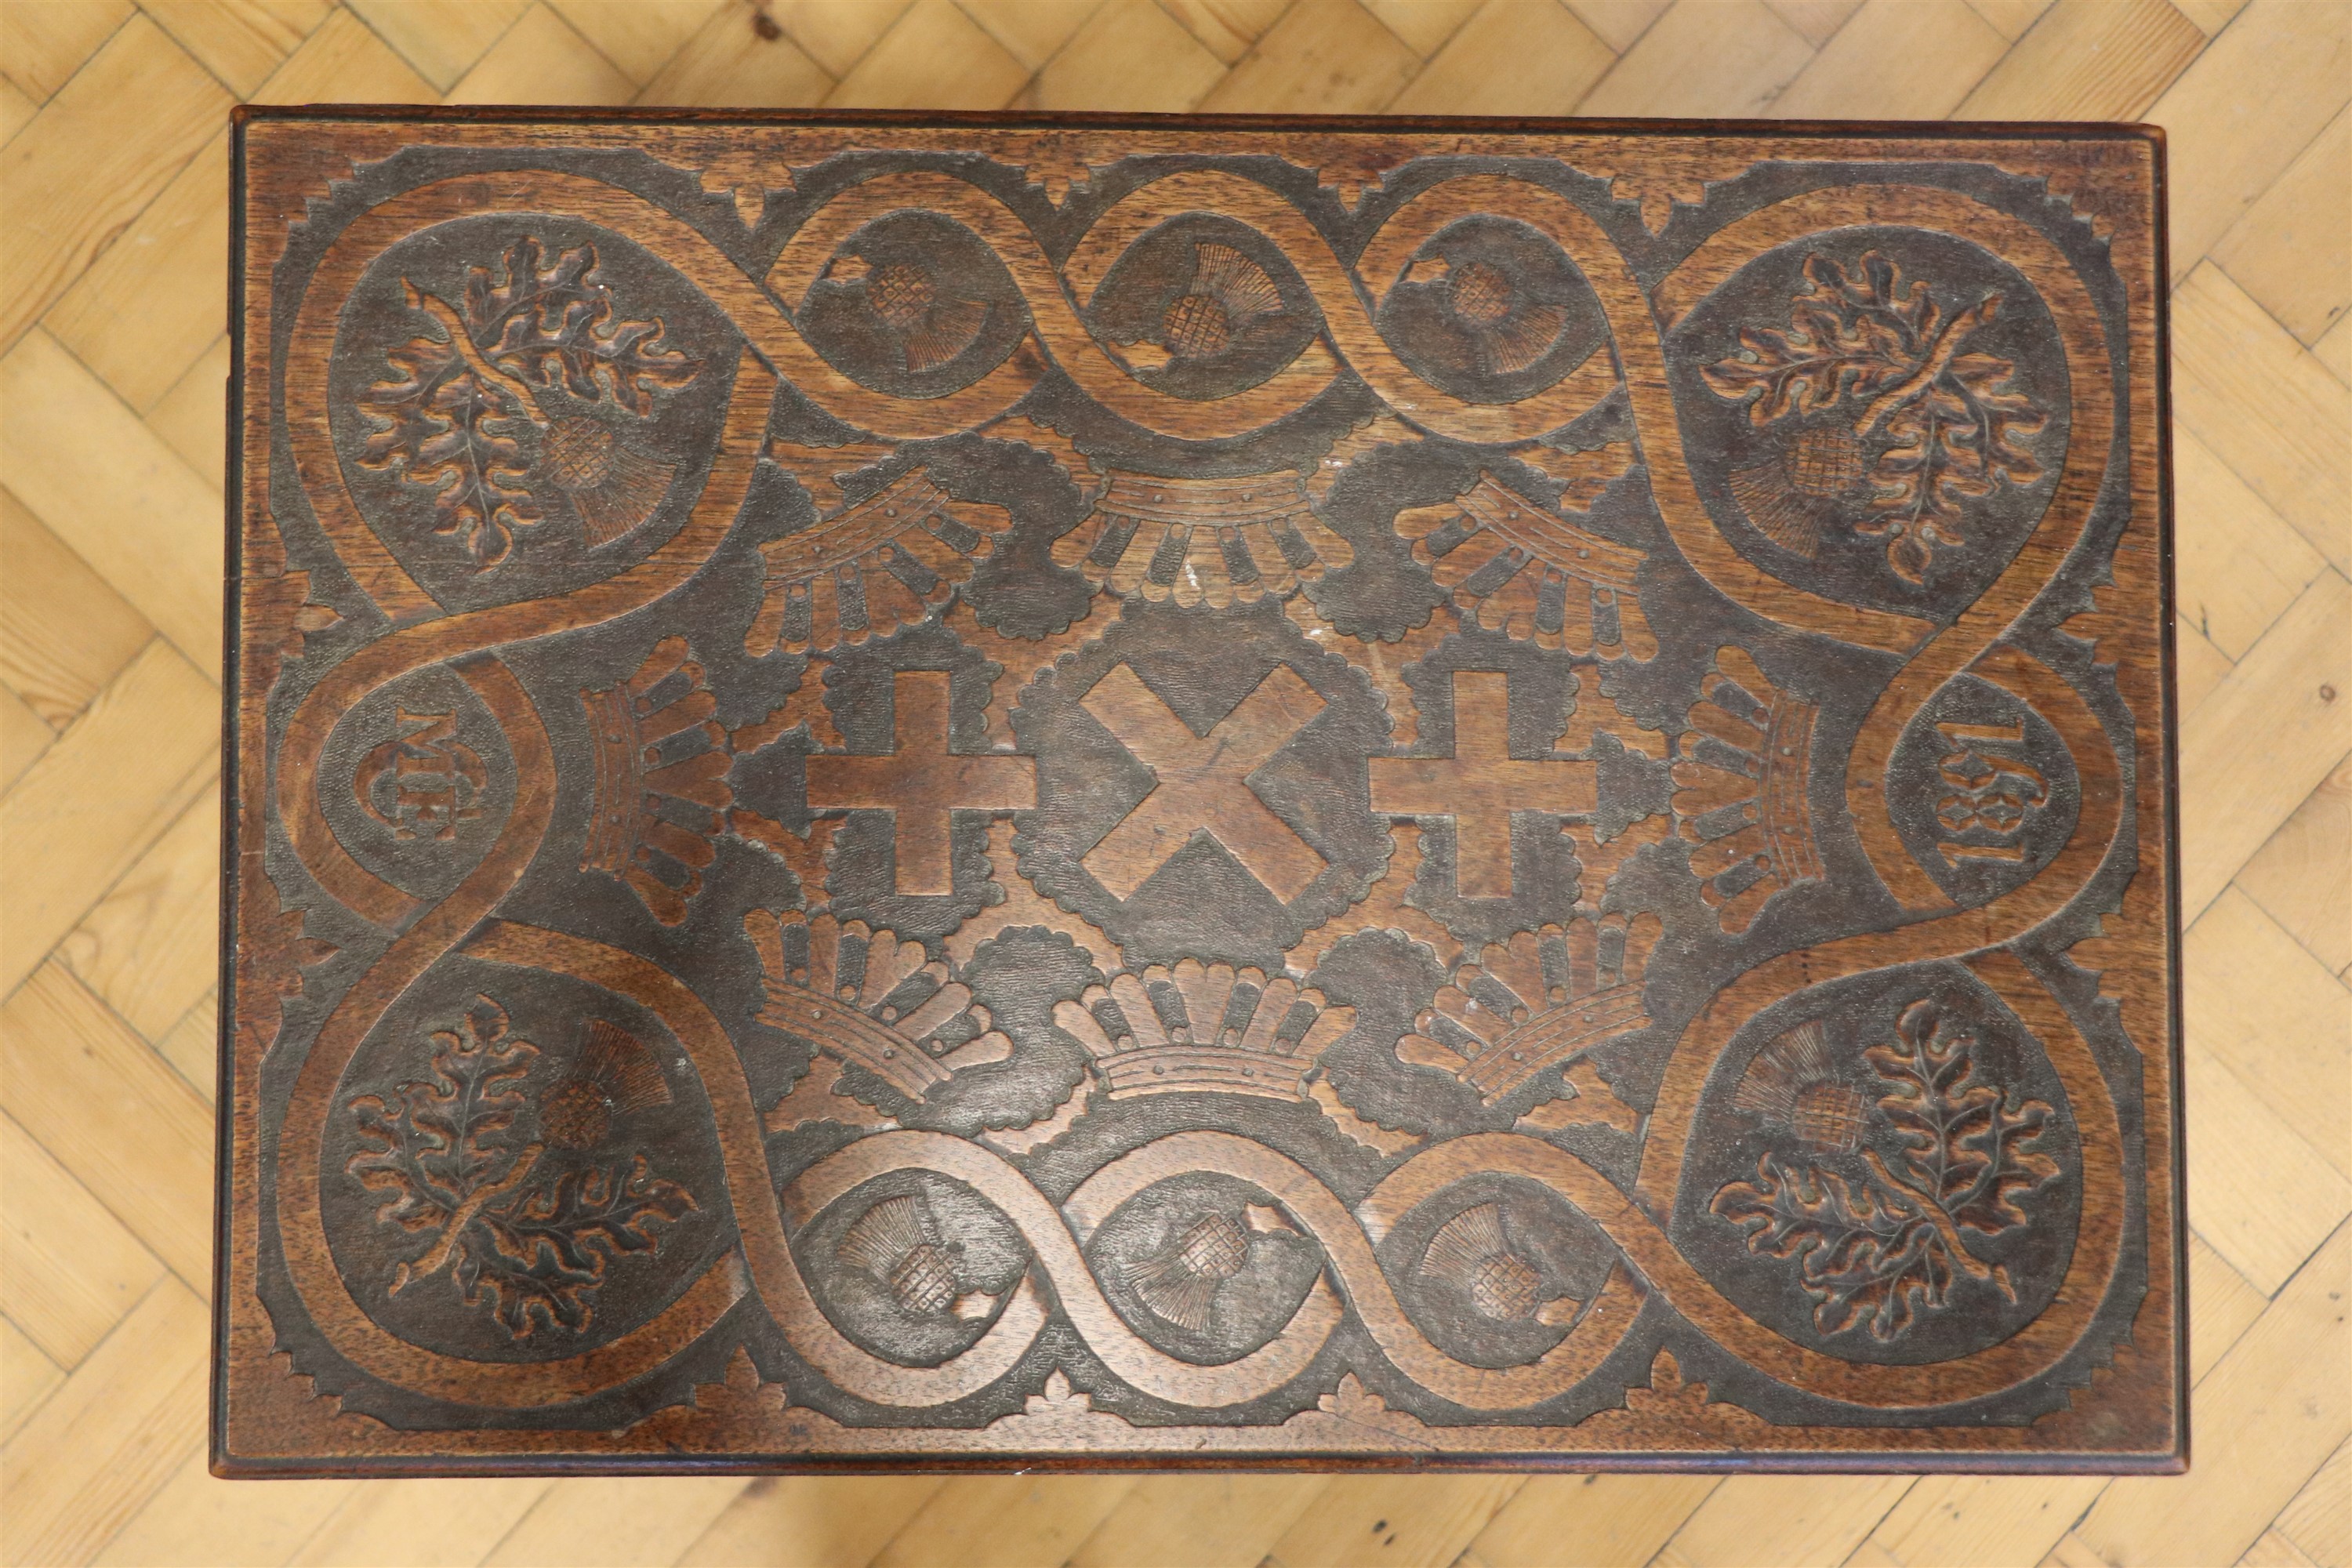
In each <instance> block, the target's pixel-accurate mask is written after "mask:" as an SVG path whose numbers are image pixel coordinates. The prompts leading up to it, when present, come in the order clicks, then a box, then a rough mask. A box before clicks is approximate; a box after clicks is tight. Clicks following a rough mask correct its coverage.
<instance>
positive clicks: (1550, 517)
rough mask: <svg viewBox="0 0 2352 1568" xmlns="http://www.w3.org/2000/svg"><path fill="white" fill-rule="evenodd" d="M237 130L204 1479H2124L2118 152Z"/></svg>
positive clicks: (2152, 620) (794, 130) (1425, 134)
mask: <svg viewBox="0 0 2352 1568" xmlns="http://www.w3.org/2000/svg"><path fill="white" fill-rule="evenodd" d="M238 134H239V151H238V160H239V161H238V186H237V188H238V193H239V200H240V204H241V205H240V221H239V223H238V226H237V232H238V236H239V239H238V245H239V262H240V270H239V279H240V289H241V303H240V307H239V308H240V311H241V319H240V321H239V322H238V358H237V363H238V366H239V375H238V381H237V384H236V386H237V390H238V394H239V398H240V401H239V404H238V407H239V410H240V413H241V420H240V424H239V431H240V437H239V440H238V447H239V450H238V451H237V453H236V468H235V472H234V475H233V478H232V481H231V483H232V489H233V493H234V507H233V511H234V515H236V517H237V518H238V519H239V521H240V533H239V536H238V539H237V542H236V557H237V563H238V564H237V567H236V593H235V594H233V595H232V603H231V612H232V616H233V622H234V625H235V626H236V633H235V641H236V679H235V680H234V682H233V683H232V695H231V699H230V700H231V703H232V712H231V714H230V725H229V734H230V747H231V767H230V772H229V776H230V777H231V778H232V779H233V780H234V781H235V787H234V791H233V808H232V816H231V844H230V847H229V851H228V855H229V873H230V874H229V876H228V879H227V885H228V894H227V897H228V904H229V909H228V913H227V920H228V923H229V929H230V931H231V933H232V937H233V944H232V949H231V959H230V963H231V967H232V971H233V974H232V978H233V996H234V1005H233V1007H232V1008H230V1009H229V1010H228V1012H229V1016H228V1017H227V1019H226V1028H225V1035H226V1038H225V1042H224V1051H225V1054H226V1058H227V1066H226V1075H227V1076H226V1082H227V1086H228V1089H227V1092H225V1094H224V1096H223V1100H222V1103H223V1106H224V1108H225V1109H224V1114H225V1116H226V1118H227V1127H226V1137H225V1150H226V1169H225V1171H224V1173H223V1193H224V1198H223V1205H222V1238H221V1265H220V1268H221V1280H220V1289H219V1290H218V1292H217V1297H216V1300H217V1305H218V1313H219V1324H220V1338H219V1345H218V1354H219V1377H218V1379H217V1383H216V1400H215V1452H216V1457H217V1461H218V1463H219V1465H220V1466H221V1467H222V1468H224V1469H225V1470H226V1471H229V1472H231V1473H236V1474H271V1473H285V1472H317V1471H340V1472H369V1473H373V1472H388V1471H393V1470H402V1469H418V1468H425V1469H430V1468H463V1469H509V1468H547V1467H561V1466H576V1465H585V1464H603V1465H606V1466H613V1467H618V1468H709V1467H712V1466H731V1467H738V1468H793V1467H803V1468H807V1467H825V1466H830V1467H856V1466H861V1465H872V1466H883V1465H893V1464H896V1465H927V1466H939V1465H955V1464H966V1465H974V1464H977V1465H989V1466H998V1467H1013V1466H1016V1465H1017V1466H1024V1467H1034V1466H1038V1465H1056V1464H1058V1465H1079V1464H1117V1463H1135V1464H1150V1465H1172V1464H1183V1463H1192V1464H1200V1463H1212V1464H1220V1465H1233V1464H1248V1463H1269V1462H1275V1463H1281V1462H1286V1463H1290V1464H1301V1463H1308V1464H1317V1465H1325V1464H1371V1465H1391V1466H1396V1465H1408V1466H1444V1465H1468V1464H1487V1465H1493V1464H1497V1463H1503V1464H1514V1465H1517V1464H1543V1463H1556V1464H1566V1465H1570V1466H1591V1465H1616V1466H1626V1465H1641V1464H1676V1465H1687V1464H1690V1463H1692V1462H1706V1461H1715V1462H1721V1463H1727V1464H1728V1463H1746V1464H1777V1465H1784V1466H1803V1465H1815V1466H1843V1467H1846V1468H1857V1467H1863V1468H1867V1467H1891V1468H1920V1467H1931V1466H1937V1465H1944V1466H1953V1467H1963V1468H2176V1467H2177V1465H2178V1462H2179V1455H2180V1454H2181V1452H2182V1447H2183V1439H2182V1434H2183V1431H2184V1416H2183V1413H2182V1389H2183V1382H2182V1377H2181V1373H2180V1348H2181V1334H2182V1321H2183V1315H2182V1310H2181V1268H2180V1263H2179V1246H2180V1236H2181V1232H2180V1226H2179V1205H2178V1200H2177V1195H2176V1188H2177V1173H2178V1168H2179V1167H2178V1161H2179V1151H2178V1141H2177V1128H2178V1125H2179V1105H2178V1099H2177V1093H2178V1077H2177V1071H2176V1068H2175V1065H2174V1042H2175V1036H2176V1032H2177V1028H2176V1020H2177V1006H2176V1003H2175V999H2174V995H2173V990H2172V984H2171V974H2172V969H2173V963H2174V958H2175V954H2176V951H2177V945H2178V944H2177V941H2176V939H2175V937H2174V935H2173V934H2172V925H2173V921H2172V917H2171V905H2172V896H2171V884H2172V878H2171V875H2170V873H2169V870H2168V860H2169V848H2170V846H2169V844H2168V837H2167V822H2168V814H2169V810H2170V806H2171V799H2170V784H2169V767H2168V761H2169V759H2168V737H2167V726H2166V704H2167V701H2168V664H2169V657H2170V650H2169V646H2168V640H2169V639H2168V636H2167V635H2166V626H2167V623H2168V609H2169V595H2168V591H2167V590H2168V582H2167V563H2166V549H2165V544H2166V536H2165V532H2164V519H2163V496H2164V466H2163V452H2162V447H2161V431H2162V421H2161V417H2160V408H2159V405H2158V366H2159V365H2160V363H2161V355H2162V342H2161V338H2160V336H2159V325H2160V323H2159V320H2158V304H2157V301H2158V300H2159V299H2160V297H2161V283H2162V274H2161V251H2160V248H2159V237H2160V232H2161V229H2160V216H2159V215H2160V208H2159V206H2158V201H2159V197H2158V189H2159V163H2160V150H2159V149H2158V146H2157V145H2156V144H2155V142H2153V140H2152V139H2151V138H2150V136H2149V135H2147V134H2145V133H2142V132H2133V131H2128V130H2122V129H2113V128H2109V129H2100V128H2075V129H2072V130H2063V129H2060V128H2041V129H2038V130H2037V129H2035V128H2020V127H2007V128H1995V129H1993V130H1990V131H1983V132H1975V131H1954V132H1950V133H1946V134H1937V135H1926V134H1923V133H1921V132H1920V131H1919V130H1918V128H1916V127H1914V128H1909V129H1908V130H1905V131H1899V132H1897V131H1890V132H1885V133H1883V134H1874V133H1871V132H1869V131H1868V128H1863V127H1843V128H1832V127H1821V128H1805V127H1789V126H1769V127H1767V126H1759V125H1746V126H1738V127H1730V128H1726V129H1719V130H1713V131H1710V130H1708V129H1706V128H1704V127H1696V126H1689V125H1683V126H1669V127H1664V128H1650V129H1646V130H1645V129H1639V128H1635V127H1633V126H1628V125H1612V124H1603V123H1598V122H1595V123H1593V124H1590V125H1583V126H1572V127H1563V126H1559V125H1552V126H1543V127H1532V128H1517V127H1513V126H1512V125H1510V124H1509V123H1508V122H1502V121H1491V122H1479V121H1464V122H1455V123H1453V124H1450V125H1441V124H1437V123H1433V122H1396V123H1392V124H1389V125H1385V126H1381V125H1378V124H1366V125H1364V126H1362V127H1361V128H1360V129H1348V128H1344V127H1341V126H1339V125H1337V124H1325V123H1321V122H1305V123H1304V124H1303V125H1294V126H1292V127H1290V128H1286V129H1276V128H1275V127H1274V126H1272V125H1268V124H1265V123H1258V124H1250V123H1246V122H1237V121H1201V122H1198V123H1192V124H1187V123H1184V122H1174V121H1148V122H1147V121H1135V122H1127V123H1121V122H1116V121H1098V122H1059V123H1056V122H1052V121H1015V120H974V121H956V120H954V119H953V118H952V117H946V118H934V119H932V120H931V121H929V122H925V121H919V120H912V119H875V120H867V121H856V120H846V121H845V120H841V119H831V120H798V121H795V120H790V119H776V120H769V121H761V120H759V119H757V118H748V119H747V118H744V117H726V118H717V117H714V118H709V119H695V118H691V117H686V116H674V117H668V118H663V117H658V116H656V117H636V118H629V117H619V116H610V117H608V116H574V117H558V116H529V115H524V114H522V113H520V112H515V113H501V114H488V115H481V114H478V115H467V114H464V113H462V112H456V113H436V114H406V115H400V114H384V113H378V112H373V111H371V112H368V113H366V114H357V113H354V114H350V115H340V116H339V115H335V114H331V113H322V112H307V113H306V112H304V111H284V112H263V113H260V114H257V115H255V116H252V117H250V118H248V119H247V120H245V121H243V122H242V123H241V126H240V130H239V133H238Z"/></svg>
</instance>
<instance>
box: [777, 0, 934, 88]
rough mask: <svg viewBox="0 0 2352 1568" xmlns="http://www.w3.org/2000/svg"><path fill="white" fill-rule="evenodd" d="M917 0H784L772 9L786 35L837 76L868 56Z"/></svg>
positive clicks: (778, 24) (841, 75) (842, 74)
mask: <svg viewBox="0 0 2352 1568" xmlns="http://www.w3.org/2000/svg"><path fill="white" fill-rule="evenodd" d="M913 3H914V0H781V3H780V4H778V5H776V6H775V7H774V9H773V10H772V12H771V13H770V14H771V15H772V16H774V17H775V19H776V25H777V26H779V27H782V29H783V31H784V35H785V36H786V37H789V38H791V39H792V40H793V43H795V44H797V45H798V46H799V47H801V48H802V49H803V51H805V52H806V53H807V55H808V57H809V58H811V59H813V60H814V61H816V63H817V64H818V65H820V66H822V67H824V69H825V71H826V72H827V73H828V74H830V75H832V76H834V77H836V78H839V77H845V76H847V75H848V74H849V71H850V68H851V67H853V66H855V65H856V64H857V62H858V61H859V60H862V59H864V58H866V53H867V52H868V51H869V50H871V49H872V48H873V47H874V46H875V45H876V44H877V43H879V42H880V41H881V39H882V35H883V34H885V33H887V32H888V31H889V30H890V29H891V27H892V26H896V25H897V23H898V19H899V18H900V17H902V16H905V15H906V14H907V11H908V7H909V6H910V5H912V4H913Z"/></svg>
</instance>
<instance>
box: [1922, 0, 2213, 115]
mask: <svg viewBox="0 0 2352 1568" xmlns="http://www.w3.org/2000/svg"><path fill="white" fill-rule="evenodd" d="M2203 47H2205V35H2204V33H2203V32H2201V31H2200V30H2199V28H2198V26H2197V24H2196V23H2194V22H2192V21H2190V20H2189V18H2188V17H2186V16H2182V15H2181V14H2180V12H2179V8H2178V7H2176V6H2175V5H2172V4H2171V3H2170V0H2058V4H2057V5H2054V6H2053V7H2051V9H2050V10H2049V12H2048V13H2047V14H2046V15H2044V16H2042V17H2041V18H2040V20H2038V21H2037V22H2035V23H2034V25H2033V27H2032V31H2030V32H2028V33H2027V34H2026V35H2025V37H2023V38H2021V40H2019V42H2018V45H2017V47H2015V48H2013V49H2011V50H2010V51H2009V53H2008V54H2007V55H2006V56H2004V57H2002V59H2001V62H2000V64H1999V65H1998V66H1996V67H1994V68H1993V69H1992V70H1991V71H1990V72H1989V73H1988V74H1987V75H1986V77H1985V79H1983V80H1982V81H1980V82H1979V83H1978V84H1977V86H1976V90H1975V91H1973V92H1971V93H1969V96H1968V98H1967V100H1965V101H1964V102H1962V103H1961V105H1960V106H1959V108H1958V110H1957V111H1956V113H1957V116H1958V118H1959V119H1962V120H2137V119H2138V118H2140V116H2141V115H2143V114H2145V113H2147V107H2148V105H2150V104H2152V103H2154V102H2155V101H2156V100H2157V99H2158V97H2159V96H2160V95H2161V94H2162V93H2163V91H2164V89H2166V88H2168V87H2169V86H2171V85H2172V80H2173V79H2174V78H2175V77H2177V76H2179V74H2180V73H2181V72H2182V71H2183V70H2184V69H2186V68H2188V65H2189V61H2191V60H2193V59H2195V58H2197V54H2198V51H2199V50H2200V49H2202V48H2203Z"/></svg>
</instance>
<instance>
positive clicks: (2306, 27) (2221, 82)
mask: <svg viewBox="0 0 2352 1568" xmlns="http://www.w3.org/2000/svg"><path fill="white" fill-rule="evenodd" d="M2347 35H2352V15H2347V8H2346V7H2345V6H2344V5H2340V4H2337V3H2336V0H2253V3H2252V5H2248V6H2246V7H2245V9H2243V10H2242V11H2240V12H2239V13H2238V14H2237V15H2236V16H2234V17H2232V18H2231V21H2230V25H2229V26H2226V27H2223V28H2222V29H2221V33H2220V35H2219V36H2218V37H2215V38H2214V39H2213V42H2212V43H2211V44H2210V46H2209V47H2207V48H2206V50H2205V52H2204V53H2203V54H2201V55H2200V56H2198V57H2197V59H2196V62H2195V63H2194V64H2192V65H2191V66H2189V68H2188V69H2187V70H2185V71H2183V72H2181V74H2180V79H2179V80H2178V81H2176V82H2174V83H2173V84H2172V86H2171V87H2170V88H2169V89H2168V90H2167V91H2166V92H2165V95H2164V96H2163V97H2162V98H2160V99H2158V100H2157V101H2156V104H2155V106H2154V107H2153V108H2151V109H2150V110H2148V115H2147V117H2148V118H2149V119H2150V120H2153V121H2156V122H2157V123H2158V125H2161V126H2163V127H2164V128H2165V129H2166V130H2167V131H2168V132H2170V135H2171V140H2170V142H2169V143H2168V147H2169V151H2170V154H2171V165H2170V169H2171V174H2170V179H2169V181H2168V189H2169V192H2170V196H2171V216H2172V268H2173V273H2172V275H2173V277H2174V278H2175V279H2179V278H2182V277H2185V276H2186V275H2187V274H2188V273H2189V270H2190V268H2194V267H2195V266H2196V265H2197V264H2198V263H2199V262H2200V261H2201V260H2203V259H2204V258H2205V253H2206V251H2207V250H2209V249H2210V248H2211V247H2212V245H2213V243H2214V242H2215V241H2216V240H2218V239H2220V238H2221V237H2222V236H2223V235H2225V234H2227V233H2228V232H2229V231H2230V226H2231V225H2232V224H2234V223H2236V222H2237V221H2238V219H2239V218H2240V217H2241V216H2243V215H2244V213H2245V211H2246V209H2247V208H2249V207H2251V206H2252V205H2254V203H2255V202H2257V201H2259V200H2261V199H2262V195H2263V192H2264V191H2267V190H2268V189H2270V187H2271V183H2272V182H2273V180H2276V179H2277V178H2278V177H2279V175H2280V174H2282V173H2283V172H2284V170H2285V168H2286V166H2287V165H2288V164H2289V163H2293V162H2294V158H2295V155H2296V154H2297V153H2301V152H2302V151H2303V150H2304V148H2305V147H2307V146H2309V145H2310V144H2311V139H2312V138H2313V137H2315V136H2316V135H2318V134H2319V131H2320V128H2321V127H2322V126H2324V125H2326V123H2327V122H2328V121H2330V120H2333V119H2334V118H2335V117H2336V110H2339V109H2341V108H2343V107H2344V103H2345V100H2347V98H2352V36H2347Z"/></svg>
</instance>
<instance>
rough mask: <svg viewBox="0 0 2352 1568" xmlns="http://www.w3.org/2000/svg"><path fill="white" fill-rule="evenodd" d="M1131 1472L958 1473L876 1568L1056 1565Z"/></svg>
mask: <svg viewBox="0 0 2352 1568" xmlns="http://www.w3.org/2000/svg"><path fill="white" fill-rule="evenodd" d="M1135 1485H1136V1480H1135V1478H1134V1477H1133V1476H1123V1475H1107V1476H958V1477H957V1478H955V1479H953V1480H950V1482H948V1484H947V1485H946V1486H943V1487H941V1488H940V1489H939V1490H938V1491H937V1492H935V1493H933V1494H932V1495H931V1497H930V1498H929V1500H927V1501H925V1502H924V1504H923V1505H922V1507H921V1508H919V1510H916V1512H915V1514H914V1516H913V1517H912V1518H911V1519H909V1520H908V1521H907V1523H906V1526H905V1527H904V1528H903V1529H901V1530H900V1531H898V1533H897V1534H896V1535H893V1536H892V1537H891V1538H890V1540H889V1542H888V1544H887V1545H885V1546H884V1547H883V1548H882V1550H881V1552H878V1553H877V1555H876V1556H875V1558H874V1563H875V1564H876V1568H941V1565H943V1564H961V1563H970V1564H973V1565H974V1568H980V1565H982V1564H985V1565H987V1568H1021V1565H1022V1564H1025V1563H1059V1562H1061V1561H1063V1560H1064V1559H1065V1558H1066V1557H1067V1556H1068V1555H1069V1553H1070V1552H1071V1551H1072V1550H1073V1549H1075V1548H1076V1546H1077V1544H1078V1543H1079V1542H1082V1541H1084V1540H1085V1539H1086V1538H1087V1536H1088V1535H1090V1534H1092V1533H1093V1531H1094V1529H1095V1526H1097V1524H1099V1523H1101V1522H1102V1520H1103V1517H1104V1516H1105V1515H1106V1514H1108V1513H1109V1512H1110V1510H1112V1509H1114V1508H1116V1507H1118V1503H1119V1500H1121V1499H1122V1498H1124V1497H1125V1496H1126V1495H1127V1494H1128V1493H1129V1491H1132V1490H1133V1489H1135Z"/></svg>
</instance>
